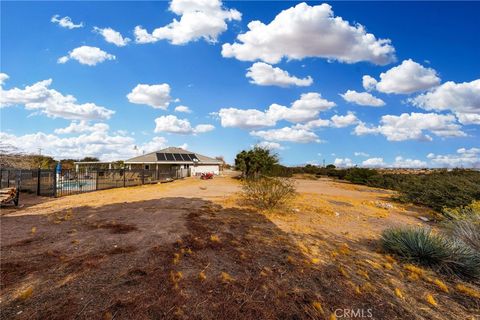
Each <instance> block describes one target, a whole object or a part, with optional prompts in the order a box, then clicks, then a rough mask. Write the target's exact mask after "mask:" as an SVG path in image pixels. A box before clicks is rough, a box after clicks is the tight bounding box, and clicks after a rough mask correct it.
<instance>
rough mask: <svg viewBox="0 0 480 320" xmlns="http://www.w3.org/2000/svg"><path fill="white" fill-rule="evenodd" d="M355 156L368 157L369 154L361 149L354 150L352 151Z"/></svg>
mask: <svg viewBox="0 0 480 320" xmlns="http://www.w3.org/2000/svg"><path fill="white" fill-rule="evenodd" d="M353 154H354V156H355V157H370V155H369V154H368V153H366V152H362V151H359V152H354V153H353Z"/></svg>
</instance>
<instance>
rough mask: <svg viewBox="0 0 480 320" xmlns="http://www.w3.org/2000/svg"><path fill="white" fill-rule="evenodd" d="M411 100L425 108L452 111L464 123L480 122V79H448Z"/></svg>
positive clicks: (415, 104)
mask: <svg viewBox="0 0 480 320" xmlns="http://www.w3.org/2000/svg"><path fill="white" fill-rule="evenodd" d="M409 101H410V103H412V104H413V105H414V106H417V107H420V108H423V109H425V110H434V111H447V110H449V111H452V112H454V113H455V114H456V115H457V117H458V119H459V121H460V122H461V123H463V124H480V79H477V80H474V81H471V82H463V83H455V82H453V81H448V82H445V83H443V84H442V85H440V86H438V87H436V88H434V89H432V90H430V91H429V92H427V93H424V94H421V95H418V96H417V97H415V98H412V99H410V100H409Z"/></svg>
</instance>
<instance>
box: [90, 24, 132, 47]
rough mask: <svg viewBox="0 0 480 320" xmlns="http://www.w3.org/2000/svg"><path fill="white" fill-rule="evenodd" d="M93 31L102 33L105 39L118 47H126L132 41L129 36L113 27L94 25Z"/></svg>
mask: <svg viewBox="0 0 480 320" xmlns="http://www.w3.org/2000/svg"><path fill="white" fill-rule="evenodd" d="M93 31H94V32H96V33H98V34H100V35H102V37H103V38H104V39H105V41H107V42H109V43H113V44H114V45H116V46H117V47H124V46H126V45H127V44H128V43H129V42H130V39H129V38H127V37H125V38H124V37H123V36H122V34H121V33H120V32H118V31H115V30H113V29H112V28H98V27H94V28H93Z"/></svg>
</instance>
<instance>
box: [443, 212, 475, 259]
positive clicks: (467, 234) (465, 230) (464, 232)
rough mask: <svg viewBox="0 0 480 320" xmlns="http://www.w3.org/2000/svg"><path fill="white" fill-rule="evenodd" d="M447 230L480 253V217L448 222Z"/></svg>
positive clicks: (453, 236)
mask: <svg viewBox="0 0 480 320" xmlns="http://www.w3.org/2000/svg"><path fill="white" fill-rule="evenodd" d="M447 232H448V233H449V235H450V236H451V237H452V238H454V239H458V240H461V241H462V242H464V243H465V244H466V245H468V246H469V247H471V248H472V249H473V250H475V251H476V252H477V253H478V254H480V217H478V218H474V219H467V220H461V221H454V222H452V223H450V224H448V226H447Z"/></svg>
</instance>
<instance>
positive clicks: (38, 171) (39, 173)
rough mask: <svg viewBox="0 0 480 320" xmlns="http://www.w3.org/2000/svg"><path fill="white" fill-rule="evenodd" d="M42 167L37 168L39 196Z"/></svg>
mask: <svg viewBox="0 0 480 320" xmlns="http://www.w3.org/2000/svg"><path fill="white" fill-rule="evenodd" d="M41 172H42V171H41V169H40V168H38V169H37V196H39V195H40V176H41Z"/></svg>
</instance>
